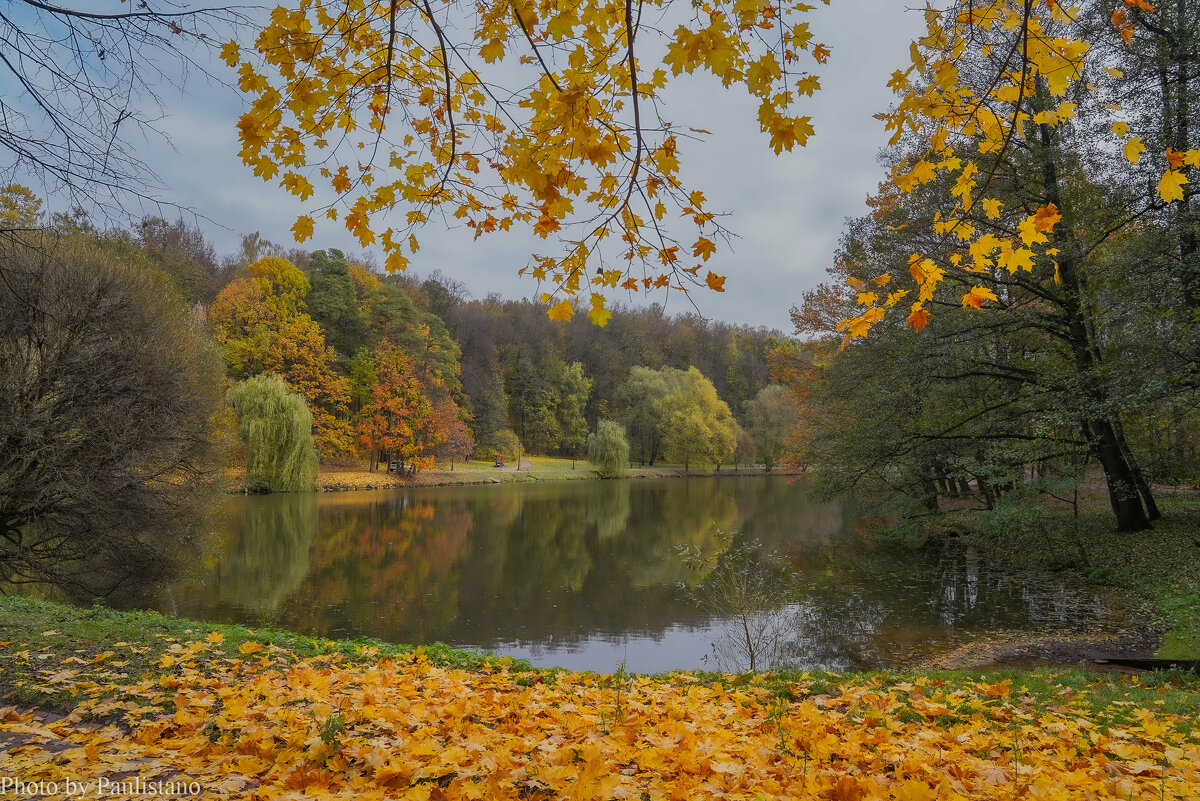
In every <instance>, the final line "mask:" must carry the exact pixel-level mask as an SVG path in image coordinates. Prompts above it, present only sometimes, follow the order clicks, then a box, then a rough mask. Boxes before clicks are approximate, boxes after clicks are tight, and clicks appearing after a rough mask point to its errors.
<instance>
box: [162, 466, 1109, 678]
mask: <svg viewBox="0 0 1200 801" xmlns="http://www.w3.org/2000/svg"><path fill="white" fill-rule="evenodd" d="M846 521H847V514H846V511H845V509H844V508H843V507H842V506H840V505H837V504H819V503H815V502H814V501H812V500H811V499H809V498H808V497H806V496H805V494H804V492H803V490H802V489H800V488H797V487H796V486H795V485H792V484H790V483H789V482H788V481H787V479H783V478H779V477H774V476H772V477H758V478H722V479H696V480H693V479H688V480H678V479H675V480H663V481H642V480H628V481H574V482H562V483H549V482H547V483H530V484H505V485H495V486H483V487H443V488H428V489H413V490H401V491H393V492H374V493H337V494H330V495H279V496H266V497H248V498H240V497H239V498H235V499H232V500H231V501H230V504H229V507H228V510H227V518H226V529H225V532H226V533H225V547H224V549H223V551H222V552H221V553H220V554H219V555H218V556H217V557H216V558H215V559H213V560H212V561H211V562H210V563H208V564H206V565H205V568H204V571H203V572H204V573H205V575H203V576H202V577H201V578H200V579H198V580H189V581H186V582H181V583H179V584H177V585H176V586H175V588H174V589H175V597H176V598H177V599H178V607H177V608H176V609H171V610H170V611H177V613H178V614H181V615H186V616H191V617H197V618H200V619H207V620H221V621H241V622H245V623H248V624H253V625H263V624H265V623H270V624H272V625H278V626H281V627H284V628H288V629H292V630H296V631H301V632H304V633H309V634H313V635H319V636H328V637H351V636H357V635H365V636H372V637H377V638H380V639H385V640H390V641H396V642H418V643H419V642H431V641H435V640H441V641H445V642H449V643H452V644H456V645H464V646H473V647H479V648H485V649H489V650H499V651H502V652H505V653H511V654H514V655H521V656H531V655H534V654H540V656H539V659H540V661H541V663H543V664H564V665H566V666H570V667H574V668H592V669H596V670H604V671H611V670H612V669H613V668H614V666H615V663H616V662H617V661H619V660H621V659H627V665H628V667H629V669H630V670H637V671H645V670H666V669H669V668H672V667H701V666H703V665H702V664H701V658H702V657H703V656H704V655H705V654H706V653H709V652H710V651H711V644H712V643H713V642H714V641H716V640H717V638H718V637H719V636H720V630H721V626H722V619H720V616H717V615H714V614H713V613H712V612H706V611H704V610H701V609H697V608H696V606H695V605H694V604H692V603H690V601H689V599H688V595H687V591H686V590H685V589H684V588H685V587H686V586H688V585H690V586H692V587H695V586H698V585H702V584H703V582H704V581H705V580H706V579H707V578H708V574H707V573H705V572H703V571H701V572H698V573H696V572H690V571H688V570H687V568H686V567H685V566H684V565H683V564H682V562H681V560H680V559H679V557H678V554H677V552H676V549H677V547H679V546H681V545H686V546H689V547H692V548H695V549H698V550H701V551H704V552H706V553H715V554H717V555H720V554H721V553H723V552H724V550H723V549H725V548H728V547H729V546H728V544H727V543H726V544H722V543H721V542H720V541H719V539H718V537H717V535H716V532H717V531H718V530H721V529H723V530H727V531H734V530H736V531H739V532H740V536H741V537H742V538H744V539H745V540H747V541H748V540H756V541H759V542H761V543H762V545H763V547H764V548H767V549H770V550H773V551H776V552H778V553H779V554H781V555H782V557H783V559H784V560H785V561H786V563H787V566H788V572H793V573H796V574H798V575H799V577H800V580H799V583H798V589H797V591H796V593H795V595H794V596H791V597H789V598H788V600H787V603H786V605H784V606H783V607H782V608H781V609H779V610H778V615H779V616H780V618H779V620H781V621H782V625H781V631H782V632H783V636H781V639H780V642H781V646H780V648H779V651H778V655H777V656H776V657H773V658H772V660H771V661H772V662H776V663H781V664H789V665H795V666H799V667H817V666H821V667H830V668H839V669H845V668H852V667H870V666H885V665H898V664H903V663H904V662H905V661H906V660H911V659H913V658H914V657H915V656H919V655H921V654H922V653H923V652H925V651H928V650H930V649H932V648H938V647H952V646H953V645H956V644H958V643H960V642H962V641H964V640H966V639H969V638H971V637H975V636H979V635H980V634H983V633H987V632H996V631H1028V630H1034V629H1038V630H1041V629H1050V630H1079V629H1083V628H1088V627H1091V626H1093V625H1095V624H1096V622H1097V621H1098V620H1100V619H1101V618H1102V617H1103V616H1104V615H1107V614H1109V613H1110V612H1109V609H1108V605H1107V604H1106V603H1105V602H1104V601H1103V600H1102V599H1100V598H1099V597H1098V596H1096V594H1095V593H1094V592H1092V591H1091V590H1090V589H1088V588H1078V587H1072V586H1069V585H1067V584H1066V583H1065V582H1064V581H1062V580H1057V579H1049V580H1040V581H1033V580H1032V579H1031V578H1030V577H1028V576H1024V575H1021V574H1019V573H1016V572H1013V571H1009V570H1006V569H1004V568H1003V567H1002V566H1000V565H998V564H996V563H995V562H994V561H992V560H988V559H985V558H984V557H983V556H981V555H979V554H975V553H973V552H971V551H969V550H965V549H962V548H957V547H953V546H952V545H950V546H946V547H942V548H930V549H924V550H916V551H903V550H902V551H897V550H890V549H883V548H876V547H873V546H872V545H871V544H869V543H868V542H866V541H864V540H862V539H860V538H858V537H857V536H855V534H854V532H853V526H847V525H846ZM168 608H169V607H168ZM756 666H757V667H761V665H757V664H756Z"/></svg>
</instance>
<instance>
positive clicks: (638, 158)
mask: <svg viewBox="0 0 1200 801" xmlns="http://www.w3.org/2000/svg"><path fill="white" fill-rule="evenodd" d="M625 36H626V38H627V39H628V41H629V49H628V51H627V53H626V58H627V59H628V60H629V91H630V95H631V96H632V98H633V135H634V140H635V145H636V150H635V151H634V154H633V171H632V172H630V174H629V189H628V191H627V192H626V193H625V202H624V203H622V204H621V205H622V206H624V207H628V205H629V198H630V197H631V196H632V195H633V187H634V185H635V184H636V183H637V177H638V170H639V169H640V167H641V165H642V111H641V106H640V105H639V104H638V84H637V61H636V59H635V58H634V55H633V40H634V27H633V0H625Z"/></svg>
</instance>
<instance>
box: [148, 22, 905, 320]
mask: <svg viewBox="0 0 1200 801" xmlns="http://www.w3.org/2000/svg"><path fill="white" fill-rule="evenodd" d="M906 8H907V6H906V4H905V3H904V2H903V0H834V2H833V4H832V5H831V6H829V7H823V6H822V7H819V8H817V9H816V10H815V11H813V12H812V13H811V14H810V19H811V26H812V30H813V33H814V37H815V39H816V40H818V41H824V42H826V43H827V44H828V45H829V46H830V48H831V49H832V50H833V56H832V57H831V58H830V60H829V63H828V64H827V65H826V66H825V67H824V68H823V70H822V71H821V72H820V74H821V75H822V83H823V86H822V89H821V91H820V92H818V93H817V96H816V97H815V98H812V99H810V100H809V101H808V102H807V104H806V105H805V106H803V107H802V108H801V109H800V112H801V113H804V114H809V115H810V116H812V118H813V124H814V125H815V127H816V136H814V137H813V138H811V139H810V140H809V143H808V146H807V147H804V148H798V149H797V150H795V151H794V152H792V153H790V154H784V155H783V156H778V157H777V156H775V155H774V154H773V153H772V152H771V150H770V149H769V147H768V146H767V140H766V137H765V136H764V135H763V134H760V133H759V131H758V129H757V122H756V120H755V111H756V109H755V105H754V103H753V102H752V101H750V100H748V99H747V98H746V97H745V92H744V91H737V90H734V91H730V92H725V91H724V90H721V88H720V86H719V84H716V83H715V82H710V81H692V82H690V83H689V85H688V86H687V87H686V91H684V92H682V93H678V94H676V95H672V96H671V100H672V105H671V107H670V113H669V116H670V117H671V118H672V119H673V120H675V121H676V122H677V123H681V124H690V125H694V126H696V127H703V128H705V129H707V130H710V131H712V133H713V135H712V136H711V137H710V138H709V139H708V140H707V141H706V142H704V143H700V144H697V143H688V144H687V150H686V151H685V153H684V156H685V159H686V161H685V162H684V168H685V170H688V171H690V172H689V176H688V182H689V185H690V186H693V187H695V188H699V189H701V190H703V191H704V193H705V195H706V196H707V197H708V199H709V201H710V203H711V207H712V208H714V209H724V210H728V211H730V212H732V213H733V216H732V219H730V220H729V222H728V225H729V227H730V228H731V229H732V230H733V231H734V232H735V233H736V234H738V235H739V237H740V239H738V240H736V241H735V242H734V244H733V250H732V252H730V251H729V250H728V249H723V250H722V251H720V252H719V253H718V254H717V255H716V256H714V261H713V262H710V263H709V264H708V265H706V267H711V268H712V269H713V271H714V272H717V273H721V274H725V275H727V276H728V280H727V282H726V284H725V287H726V291H725V293H724V294H717V293H713V292H710V291H707V290H696V291H694V292H693V293H692V299H693V300H694V301H695V303H696V305H697V306H698V307H699V310H700V312H701V313H702V314H703V315H704V316H705V317H709V318H712V319H717V320H727V321H730V322H737V323H748V324H751V325H765V326H768V327H772V328H779V329H780V330H782V331H784V332H787V333H790V332H791V327H790V322H789V318H788V309H789V307H790V306H791V305H793V304H794V303H797V302H799V299H800V296H801V293H802V292H804V291H805V290H806V289H810V288H812V287H813V286H815V285H816V284H817V283H819V282H820V281H821V280H823V279H824V277H825V268H826V267H827V266H828V265H829V264H830V261H831V259H832V255H833V251H834V248H835V247H836V245H837V241H838V237H839V235H840V232H841V229H842V221H843V220H844V219H845V218H847V217H853V216H858V215H860V214H863V213H864V212H865V210H866V206H865V203H864V199H865V198H866V196H867V194H868V193H869V192H871V191H873V190H874V189H875V187H876V185H877V184H878V183H879V180H880V178H881V176H882V170H881V169H880V167H879V166H878V164H877V162H876V153H877V152H878V150H879V148H880V147H881V146H882V145H883V144H884V142H885V140H886V137H885V136H884V133H883V125H882V123H881V122H879V121H878V120H876V119H874V118H873V116H872V115H874V114H875V113H877V112H879V111H882V110H885V109H886V108H887V107H888V106H889V104H890V103H891V100H892V98H891V95H890V93H889V92H888V90H887V88H886V86H885V83H886V81H887V78H888V76H889V75H891V73H892V72H893V71H894V70H896V69H897V68H903V67H905V66H906V63H907V60H908V43H909V41H910V40H911V39H912V38H913V36H914V35H916V34H917V33H918V32H919V31H920V28H921V24H922V20H921V15H920V14H919V13H918V12H915V11H910V10H906ZM714 87H715V88H714ZM188 89H189V91H190V94H189V96H187V97H186V98H183V99H182V100H181V102H178V103H176V102H171V103H169V104H168V112H169V114H170V116H169V117H168V118H167V119H166V120H164V121H163V123H162V125H161V126H160V127H161V128H162V130H163V131H164V132H165V133H166V134H167V136H168V138H169V140H170V142H171V145H172V146H173V147H174V149H175V151H176V152H171V151H170V149H169V148H167V147H165V146H162V145H158V144H154V143H152V144H151V146H150V148H149V151H148V152H147V153H146V157H147V161H148V162H149V164H150V165H151V166H152V167H153V168H154V169H155V171H156V172H157V173H158V174H159V176H160V177H161V178H162V180H163V182H164V184H165V185H166V187H167V188H168V192H167V193H166V196H167V197H169V198H170V199H172V200H175V201H177V202H179V203H180V204H181V205H184V206H186V207H189V208H191V209H193V210H195V212H196V213H198V214H200V215H203V216H204V217H206V218H207V219H206V220H201V221H200V225H201V227H202V228H204V229H205V230H206V232H207V233H208V235H209V237H210V238H211V239H212V240H213V241H214V243H215V244H216V246H217V249H218V251H220V252H229V251H233V250H235V249H236V248H237V247H238V243H239V242H240V237H241V235H242V234H243V233H249V232H253V231H259V232H261V233H262V235H263V236H264V237H266V238H267V239H270V240H272V241H276V242H280V243H284V244H288V245H290V244H291V243H290V237H291V234H290V232H289V229H290V228H291V225H292V223H293V222H294V221H295V218H296V216H297V215H298V214H301V213H305V212H307V211H310V209H308V208H306V206H305V205H304V204H301V203H300V202H299V201H298V200H296V199H295V198H293V197H291V196H290V195H287V194H286V193H285V192H284V191H283V190H282V189H280V188H278V187H277V186H274V185H271V184H266V183H264V182H262V181H261V180H259V179H257V178H254V177H253V176H252V175H251V173H250V172H249V170H248V169H247V168H245V167H244V166H243V165H242V164H241V162H240V160H239V159H238V157H237V155H236V154H237V150H238V145H237V140H236V128H235V124H236V121H237V118H238V116H239V115H240V113H241V108H242V106H241V100H240V98H238V97H237V96H236V95H234V94H233V93H232V92H229V91H228V90H224V89H220V88H217V87H209V86H206V85H204V84H203V82H200V81H192V82H191V83H190V84H189V85H188ZM689 104H690V107H689ZM421 240H422V250H421V252H420V253H419V254H417V256H418V258H416V259H414V267H413V269H414V270H415V271H416V272H417V273H419V274H421V275H422V276H424V275H427V274H428V273H430V272H432V271H433V270H434V269H440V270H442V272H443V273H445V274H447V275H449V276H451V277H453V278H455V279H457V280H459V281H461V282H462V283H464V284H465V285H466V286H467V288H468V290H469V291H470V293H471V295H472V296H473V297H483V296H485V295H487V294H489V293H492V292H496V293H499V294H500V295H502V296H504V297H509V298H520V297H529V296H532V295H533V294H534V293H535V284H534V283H533V282H532V281H531V280H525V279H522V278H519V277H518V276H517V270H519V269H520V268H521V267H522V266H523V265H524V264H525V263H526V261H527V256H528V247H529V245H528V241H529V240H527V239H524V238H522V237H518V236H503V235H501V236H490V237H485V238H483V239H480V240H477V241H476V240H472V239H471V237H470V235H469V233H464V232H463V231H462V230H458V231H445V230H443V229H434V228H433V227H432V226H431V227H430V228H429V229H428V230H426V231H425V232H424V233H423V234H422V235H421ZM310 244H311V245H312V246H313V247H314V249H315V248H321V247H338V248H341V249H343V250H346V251H347V252H351V253H353V252H357V251H358V250H359V248H358V247H357V245H356V243H355V242H354V241H353V240H352V239H351V238H350V236H349V235H348V234H347V233H346V232H345V231H344V229H341V228H340V227H339V226H337V225H336V224H327V225H322V224H321V223H320V222H318V227H317V231H316V235H315V237H314V239H313V240H310V241H309V242H308V243H306V246H307V245H310ZM543 244H544V243H543ZM714 262H715V264H714ZM621 299H622V300H624V299H625V298H624V296H622V298H621ZM629 300H630V301H631V302H634V303H638V304H644V303H647V302H649V301H650V300H658V301H659V302H663V301H664V300H665V301H666V305H667V310H668V311H669V312H684V311H689V310H691V306H690V304H689V303H688V301H687V299H686V298H683V297H682V296H680V295H679V294H674V295H672V296H670V297H669V298H667V297H665V296H663V295H661V294H659V295H651V296H635V297H633V298H630V299H629Z"/></svg>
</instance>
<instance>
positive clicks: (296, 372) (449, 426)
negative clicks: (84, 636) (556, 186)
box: [4, 185, 796, 489]
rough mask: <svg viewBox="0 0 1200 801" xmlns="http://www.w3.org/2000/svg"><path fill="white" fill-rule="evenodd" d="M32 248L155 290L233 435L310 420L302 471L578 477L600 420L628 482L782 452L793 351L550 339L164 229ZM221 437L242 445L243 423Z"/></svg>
mask: <svg viewBox="0 0 1200 801" xmlns="http://www.w3.org/2000/svg"><path fill="white" fill-rule="evenodd" d="M4 197H5V199H6V200H5V202H6V203H7V204H8V206H9V207H10V208H11V209H12V211H11V212H10V214H11V215H17V214H23V215H25V216H26V217H27V218H28V219H29V221H30V222H33V221H36V220H37V219H38V215H39V214H40V211H39V203H38V201H37V200H36V199H35V198H34V197H33V196H32V193H29V192H28V190H25V189H24V188H23V187H19V186H15V185H14V186H12V187H9V188H8V189H7V190H6V191H5V195H4ZM50 229H51V231H52V232H53V235H55V236H59V237H74V238H80V239H85V240H89V241H91V242H93V243H95V244H97V245H98V246H99V247H101V248H103V249H105V250H108V251H110V252H112V253H114V254H118V255H119V256H120V257H121V258H123V259H126V260H130V259H132V260H133V261H135V262H136V263H138V264H141V265H142V266H143V268H144V269H147V270H150V271H152V272H160V273H161V274H162V275H163V276H165V280H166V281H167V282H168V283H169V284H170V286H171V288H172V294H173V295H174V296H175V298H176V300H177V302H178V305H179V306H180V307H181V308H183V309H185V310H186V311H187V314H188V315H189V317H190V319H191V320H192V323H193V325H194V327H197V328H198V329H199V330H201V331H203V332H204V334H205V336H206V337H208V338H209V339H210V340H211V342H212V343H213V344H214V345H215V347H216V350H217V351H218V352H219V354H220V357H221V360H222V362H223V364H224V372H225V376H226V379H225V386H226V387H227V388H228V390H229V401H230V402H231V404H232V405H233V406H234V407H235V409H236V410H237V414H236V415H235V416H237V417H239V418H242V417H245V415H244V414H243V413H242V412H245V411H246V410H249V409H250V408H251V407H252V406H253V407H254V408H255V409H258V410H265V409H267V408H268V407H269V403H270V402H269V401H268V400H267V399H266V398H268V397H270V396H272V393H274V394H275V395H279V398H277V399H276V401H274V402H278V403H281V404H283V405H281V406H279V407H278V409H279V410H280V414H281V415H282V416H283V417H286V418H289V419H292V420H299V419H302V420H306V421H307V420H311V433H312V445H305V446H304V447H306V448H308V449H309V450H312V451H313V454H312V456H313V457H316V458H317V459H318V460H319V461H321V462H328V461H330V460H332V461H334V462H339V463H357V462H359V461H363V462H364V463H365V464H366V465H367V468H368V469H369V470H376V469H386V468H387V466H388V464H389V462H392V463H399V464H400V465H402V466H403V468H404V469H407V470H412V471H415V470H416V469H419V468H425V467H428V466H430V465H432V464H434V463H435V461H439V460H440V461H442V462H450V463H452V462H453V461H454V460H459V461H462V460H465V459H468V458H471V457H474V458H476V459H478V460H483V461H487V462H491V461H493V460H496V461H503V460H504V459H505V458H507V459H508V460H509V462H510V463H513V462H514V461H515V460H516V459H518V458H520V457H519V454H521V453H525V454H549V455H556V456H562V457H568V458H580V459H586V458H587V444H588V436H589V433H590V432H594V431H595V430H596V429H597V426H598V423H599V422H600V421H601V420H612V421H615V422H619V423H620V424H621V425H622V426H623V432H624V436H626V437H627V438H628V441H629V446H630V448H631V449H632V460H633V461H635V462H637V463H639V464H643V465H654V464H655V462H656V461H659V462H661V461H662V460H664V459H670V460H671V461H672V462H678V463H681V464H684V465H685V466H688V465H692V464H704V465H714V464H715V465H720V464H721V463H722V462H725V463H727V464H728V463H733V462H735V461H740V462H742V463H750V462H758V463H763V464H765V465H766V466H767V467H768V468H769V467H771V466H774V465H775V464H777V463H778V462H779V461H780V460H781V459H782V458H783V455H784V453H783V451H784V442H785V440H786V438H787V437H788V436H790V435H791V433H792V431H791V425H792V421H794V419H795V411H794V409H793V408H792V407H791V406H790V405H789V401H788V399H787V397H785V396H786V394H787V393H786V392H785V390H784V388H783V387H782V386H781V385H779V384H778V383H772V378H771V362H772V359H777V358H778V357H779V355H780V354H783V353H786V352H790V351H791V350H794V349H795V347H796V342H795V341H794V340H792V339H790V338H789V337H786V336H784V335H782V334H780V333H779V332H777V331H768V330H765V329H762V328H751V327H749V326H745V325H731V324H726V323H721V322H715V321H712V320H708V319H705V318H703V317H701V316H700V315H699V314H696V313H688V314H680V315H674V316H672V315H668V314H667V313H665V312H664V310H663V309H662V307H661V306H659V305H657V304H653V305H651V306H649V307H646V308H632V307H630V308H626V307H616V308H614V309H613V313H612V317H611V319H610V320H609V321H608V324H607V325H606V326H604V327H600V326H597V325H594V324H593V323H591V322H590V321H588V320H587V319H586V318H584V317H580V318H577V319H573V320H570V321H555V320H552V319H550V318H549V317H548V316H547V306H546V305H545V304H544V303H541V302H536V301H530V300H506V299H502V298H500V297H496V296H489V297H487V298H484V299H474V298H472V297H471V296H470V291H469V288H468V287H465V286H464V285H463V284H461V283H460V282H456V281H454V280H453V279H450V278H448V277H446V275H445V274H444V273H443V272H441V271H440V270H433V271H432V272H431V273H430V274H429V275H428V276H427V277H425V278H421V277H419V275H418V274H416V273H415V271H414V272H413V273H402V274H388V273H385V272H381V271H379V270H377V269H374V268H373V266H372V265H371V261H372V260H371V258H370V257H369V256H368V257H366V258H360V259H355V258H352V257H351V258H348V257H347V256H346V255H345V254H343V253H342V252H340V251H338V250H333V249H331V250H315V251H306V250H303V249H298V248H294V247H293V248H290V249H289V248H284V247H283V246H280V245H276V244H274V243H272V242H271V241H269V240H267V239H266V238H264V237H263V236H262V235H261V234H258V233H255V234H252V235H248V236H245V237H243V240H242V250H241V252H240V253H236V254H217V253H216V252H215V251H214V249H213V247H212V246H211V245H210V244H209V243H208V242H207V240H206V239H205V236H204V234H203V232H202V231H201V230H200V229H199V228H197V227H195V226H194V225H190V224H188V223H186V222H184V221H182V220H178V221H175V222H167V221H165V220H162V219H160V218H146V219H143V220H141V221H140V222H139V223H138V224H137V225H136V226H132V227H130V228H128V229H123V230H104V231H101V230H96V229H94V228H93V227H92V226H91V225H90V223H88V221H87V220H86V219H85V218H83V217H80V216H75V217H70V216H68V215H61V214H60V215H57V216H56V217H55V218H54V219H53V220H52V221H51V226H50ZM272 380H274V383H272ZM281 393H282V394H281ZM285 395H290V396H292V401H291V403H292V405H290V406H289V405H288V402H287V398H286V397H284V396H285ZM297 403H299V405H296V404H297ZM256 413H258V412H256ZM262 414H268V413H267V412H265V411H262ZM268 416H269V414H268ZM300 427H301V428H305V426H303V425H302V426H300ZM241 429H242V434H243V438H244V439H245V442H244V443H243V444H244V445H249V439H248V437H249V436H250V434H249V427H248V425H247V424H246V422H245V421H244V420H243V421H242V425H241ZM268 439H269V443H266V444H263V445H262V446H261V447H257V448H256V447H248V448H243V449H242V452H240V453H238V454H236V455H235V456H234V458H235V459H240V458H243V457H244V458H248V459H251V460H253V459H255V458H256V457H255V453H262V452H263V451H264V450H266V451H269V452H270V453H271V456H270V457H269V459H276V458H277V457H276V454H278V453H280V452H283V451H286V450H287V449H288V447H289V446H288V445H287V444H285V442H286V439H287V435H286V432H285V431H284V430H283V429H282V428H281V429H280V430H279V431H276V432H275V433H274V434H272V435H271V436H270V437H268ZM305 460H308V462H309V464H308V465H307V466H306V467H297V465H292V466H291V467H292V469H291V470H290V472H289V471H288V470H284V469H283V466H282V465H280V466H278V467H279V469H274V468H268V467H266V466H263V469H262V470H257V469H252V470H251V473H253V474H255V475H261V476H263V477H264V478H263V480H264V481H265V482H266V486H264V487H263V488H264V489H270V488H274V489H301V488H305V487H308V486H311V485H312V478H313V475H312V472H313V470H314V469H315V464H313V463H312V459H311V458H310V457H308V456H305V457H303V458H302V459H301V461H305ZM268 476H270V477H271V478H269V479H268V478H267V477H268Z"/></svg>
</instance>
